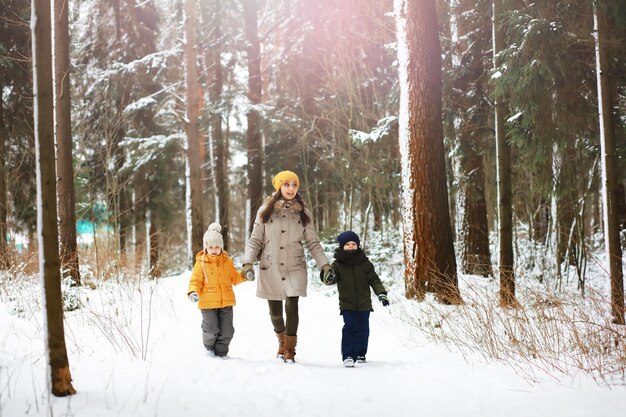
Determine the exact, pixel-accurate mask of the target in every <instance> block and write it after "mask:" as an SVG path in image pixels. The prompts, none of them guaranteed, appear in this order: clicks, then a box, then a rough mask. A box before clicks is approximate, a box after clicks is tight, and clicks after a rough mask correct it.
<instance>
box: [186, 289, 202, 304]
mask: <svg viewBox="0 0 626 417" xmlns="http://www.w3.org/2000/svg"><path fill="white" fill-rule="evenodd" d="M199 299H200V297H199V296H198V293H197V292H195V291H194V292H192V293H191V294H189V301H191V302H192V303H197V302H198V300H199Z"/></svg>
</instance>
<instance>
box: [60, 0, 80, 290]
mask: <svg viewBox="0 0 626 417" xmlns="http://www.w3.org/2000/svg"><path fill="white" fill-rule="evenodd" d="M69 42H70V41H69V19H68V0H54V97H55V107H54V111H55V113H54V115H55V127H56V129H55V138H56V145H57V149H56V150H57V154H56V155H57V175H58V178H57V201H58V206H59V238H60V255H61V267H62V270H63V276H71V277H72V280H73V281H74V282H75V283H76V284H77V285H80V271H79V269H78V247H77V244H76V208H75V196H74V168H73V166H72V118H71V114H72V113H71V102H70V49H69V45H70V43H69Z"/></svg>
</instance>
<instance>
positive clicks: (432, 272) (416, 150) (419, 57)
mask: <svg viewBox="0 0 626 417" xmlns="http://www.w3.org/2000/svg"><path fill="white" fill-rule="evenodd" d="M395 14H396V22H397V25H398V28H397V36H398V62H399V65H398V66H399V71H400V118H399V128H400V133H399V136H400V153H401V155H402V156H401V157H402V177H403V190H402V193H403V201H402V208H403V216H404V223H403V228H404V261H405V280H406V288H407V297H409V298H418V299H419V298H423V297H424V292H425V291H431V292H434V293H435V294H436V295H437V296H438V298H439V299H440V300H441V301H442V302H445V303H455V304H457V303H461V302H462V300H461V296H460V293H459V288H458V277H457V269H456V259H455V255H454V246H453V243H452V226H451V224H450V216H449V205H448V186H447V183H446V167H445V157H444V147H443V126H442V119H441V114H442V111H441V50H440V44H439V33H438V29H439V28H438V23H437V14H436V10H435V0H429V1H420V2H412V1H409V0H396V1H395Z"/></svg>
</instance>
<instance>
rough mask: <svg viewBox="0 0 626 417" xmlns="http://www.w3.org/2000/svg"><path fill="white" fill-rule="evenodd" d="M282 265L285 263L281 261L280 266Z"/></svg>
mask: <svg viewBox="0 0 626 417" xmlns="http://www.w3.org/2000/svg"><path fill="white" fill-rule="evenodd" d="M283 265H285V263H284V262H281V263H280V266H283ZM283 279H284V278H283Z"/></svg>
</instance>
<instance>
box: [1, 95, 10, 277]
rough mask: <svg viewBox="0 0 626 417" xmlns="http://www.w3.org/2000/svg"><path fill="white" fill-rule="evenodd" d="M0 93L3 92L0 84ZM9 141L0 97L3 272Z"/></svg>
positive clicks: (6, 258)
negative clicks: (7, 149)
mask: <svg viewBox="0 0 626 417" xmlns="http://www.w3.org/2000/svg"><path fill="white" fill-rule="evenodd" d="M0 91H4V88H3V85H2V84H1V83H0ZM8 140H9V132H8V131H7V125H6V123H5V121H4V100H3V98H2V96H1V95H0V269H2V270H5V269H8V268H9V266H10V261H9V251H8V249H9V248H8V245H7V238H6V236H7V232H8V230H7V179H6V156H5V155H6V154H5V147H6V144H7V143H8Z"/></svg>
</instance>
